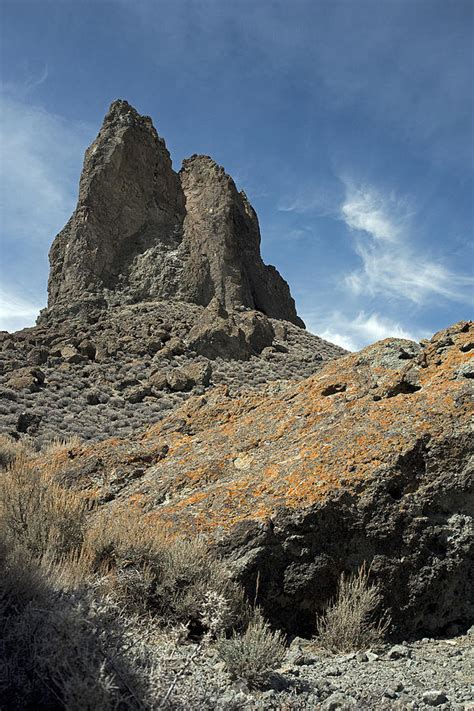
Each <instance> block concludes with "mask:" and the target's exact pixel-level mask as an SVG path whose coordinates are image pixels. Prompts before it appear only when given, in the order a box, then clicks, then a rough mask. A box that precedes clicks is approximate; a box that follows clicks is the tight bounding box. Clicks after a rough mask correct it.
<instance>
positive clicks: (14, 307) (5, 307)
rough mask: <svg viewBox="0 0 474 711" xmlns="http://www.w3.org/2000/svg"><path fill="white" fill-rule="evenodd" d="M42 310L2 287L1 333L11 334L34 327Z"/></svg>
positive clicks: (0, 306)
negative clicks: (7, 332) (27, 326)
mask: <svg viewBox="0 0 474 711" xmlns="http://www.w3.org/2000/svg"><path fill="white" fill-rule="evenodd" d="M43 305H44V304H43ZM40 308H42V306H41V305H39V304H34V303H31V302H29V301H27V300H26V299H24V298H23V297H21V296H18V294H14V293H12V292H9V291H7V290H6V289H3V288H1V287H0V331H10V332H11V331H16V330H18V329H20V328H23V327H24V326H26V325H33V324H34V322H35V319H36V317H37V316H38V313H39V310H40Z"/></svg>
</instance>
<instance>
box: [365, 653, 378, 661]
mask: <svg viewBox="0 0 474 711" xmlns="http://www.w3.org/2000/svg"><path fill="white" fill-rule="evenodd" d="M365 654H366V656H367V661H368V662H376V661H377V659H380V657H379V655H378V654H376V653H375V652H370V651H369V652H366V653H365Z"/></svg>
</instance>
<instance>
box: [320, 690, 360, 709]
mask: <svg viewBox="0 0 474 711" xmlns="http://www.w3.org/2000/svg"><path fill="white" fill-rule="evenodd" d="M355 705H356V702H355V699H353V698H352V696H344V695H343V694H340V693H338V692H335V693H334V694H331V696H329V698H327V699H326V701H325V702H324V703H323V706H322V708H323V711H336V709H341V711H345V709H350V708H354V707H355Z"/></svg>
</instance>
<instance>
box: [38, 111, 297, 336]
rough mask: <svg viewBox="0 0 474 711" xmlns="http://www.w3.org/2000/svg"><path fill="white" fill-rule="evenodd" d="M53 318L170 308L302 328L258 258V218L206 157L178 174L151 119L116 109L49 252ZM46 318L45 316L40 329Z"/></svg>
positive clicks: (276, 279)
mask: <svg viewBox="0 0 474 711" xmlns="http://www.w3.org/2000/svg"><path fill="white" fill-rule="evenodd" d="M50 263H51V272H50V278H49V300H48V306H49V310H50V311H49V315H51V312H53V311H54V310H56V312H58V310H60V311H62V312H64V311H66V312H70V311H71V309H73V310H74V309H75V310H81V309H82V310H84V308H86V309H87V308H90V307H91V304H99V305H100V304H115V305H116V304H120V303H137V302H143V301H150V300H157V299H170V298H174V299H177V300H181V301H187V302H191V303H195V304H199V305H202V306H207V305H208V304H209V303H210V301H211V300H212V299H213V298H216V299H218V301H219V302H220V303H221V304H222V305H223V306H224V307H225V308H226V309H230V310H232V309H235V308H237V307H247V308H250V309H256V310H258V311H261V312H263V313H265V314H266V315H267V316H269V317H271V318H278V319H285V320H287V321H290V322H292V323H294V324H296V325H298V326H304V324H303V322H302V321H301V319H300V318H299V317H298V316H297V314H296V309H295V303H294V301H293V299H292V297H291V295H290V291H289V288H288V284H287V283H286V282H285V281H284V279H282V277H281V276H280V275H279V273H278V272H277V271H276V269H275V268H274V267H270V266H265V265H264V263H263V262H262V259H261V256H260V230H259V225H258V219H257V215H256V213H255V211H254V210H253V208H252V206H251V205H250V203H249V202H248V200H247V198H246V196H245V194H244V193H243V192H242V193H239V192H238V191H237V188H236V187H235V184H234V181H233V180H232V178H230V177H229V176H228V175H227V174H226V173H225V172H224V169H223V168H221V167H220V166H218V165H217V164H216V163H215V162H214V161H213V160H212V159H211V158H209V157H208V156H197V155H195V156H192V157H191V158H189V159H188V160H186V161H184V163H183V168H182V170H181V171H180V173H179V174H177V173H175V171H174V170H173V168H172V165H171V159H170V155H169V153H168V150H167V148H166V146H165V142H164V140H163V139H162V138H160V137H159V136H158V134H157V132H156V130H155V128H154V127H153V124H152V121H151V119H150V118H149V117H148V116H140V114H138V113H137V111H136V110H135V109H134V108H133V107H132V106H130V104H128V103H127V102H126V101H120V100H119V101H115V102H114V103H113V104H112V105H111V107H110V110H109V112H108V113H107V115H106V117H105V119H104V123H103V125H102V128H101V130H100V132H99V135H98V136H97V138H96V139H95V141H94V142H93V143H92V145H91V146H90V147H89V148H88V149H87V151H86V155H85V160H84V167H83V171H82V175H81V180H80V188H79V199H78V203H77V207H76V210H75V212H74V214H73V215H72V217H71V219H70V220H69V222H68V223H67V225H66V226H65V227H64V229H63V230H62V231H61V232H60V233H59V234H58V236H57V237H56V239H55V241H54V243H53V246H52V248H51V251H50ZM45 317H46V314H45V315H44V316H43V319H44V318H45Z"/></svg>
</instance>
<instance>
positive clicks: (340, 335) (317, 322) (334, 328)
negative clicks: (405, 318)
mask: <svg viewBox="0 0 474 711" xmlns="http://www.w3.org/2000/svg"><path fill="white" fill-rule="evenodd" d="M303 318H304V319H305V321H306V325H307V327H308V330H310V331H312V332H314V333H317V334H318V335H319V336H321V338H325V339H326V340H327V341H331V343H336V344H337V345H339V346H342V347H343V348H347V350H348V351H357V350H359V349H360V348H363V347H364V346H366V345H368V344H370V343H374V341H380V340H382V339H384V338H406V339H408V340H410V341H418V340H419V339H420V338H424V337H425V336H426V335H428V334H427V333H425V332H413V331H408V330H406V329H405V328H403V326H401V325H400V324H399V323H397V322H396V321H392V320H391V319H389V318H386V317H384V316H381V315H380V314H378V313H375V312H373V313H365V312H364V311H359V313H358V314H357V316H355V317H350V316H348V315H346V314H344V313H341V312H340V311H331V312H330V313H328V314H326V315H324V316H321V315H318V314H306V315H305V314H303Z"/></svg>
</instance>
